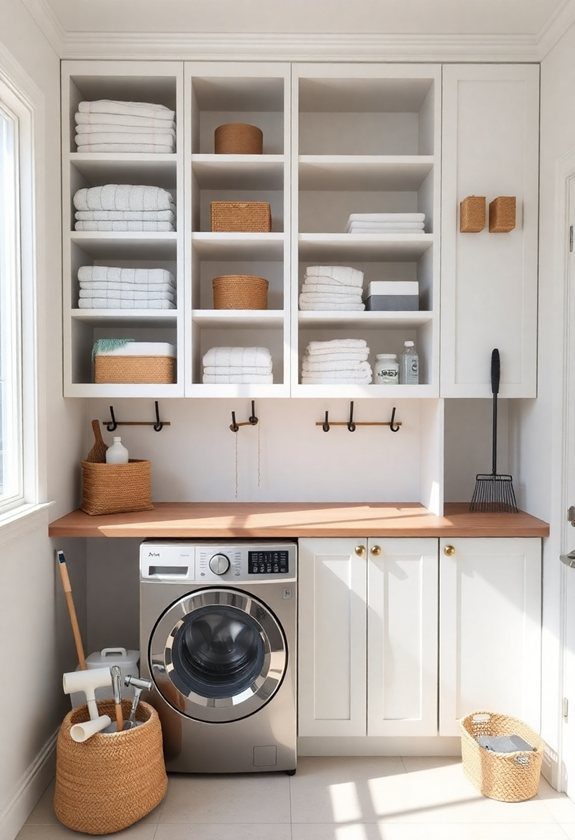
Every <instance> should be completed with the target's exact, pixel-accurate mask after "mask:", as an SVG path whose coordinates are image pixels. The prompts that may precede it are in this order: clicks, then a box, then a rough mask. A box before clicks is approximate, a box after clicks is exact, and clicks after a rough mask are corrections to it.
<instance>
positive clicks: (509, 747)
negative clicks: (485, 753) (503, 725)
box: [477, 735, 533, 753]
mask: <svg viewBox="0 0 575 840" xmlns="http://www.w3.org/2000/svg"><path fill="white" fill-rule="evenodd" d="M477 743H478V744H479V746H480V747H484V748H485V749H486V750H491V751H492V752H500V753H512V752H519V751H522V752H531V751H532V750H533V747H532V746H531V744H528V743H527V741H524V740H523V738H521V736H520V735H478V736H477Z"/></svg>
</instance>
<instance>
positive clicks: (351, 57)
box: [26, 0, 539, 62]
mask: <svg viewBox="0 0 575 840" xmlns="http://www.w3.org/2000/svg"><path fill="white" fill-rule="evenodd" d="M26 2H44V0H26ZM62 58H69V59H82V58H86V59H96V60H97V59H102V58H107V59H122V58H127V59H143V60H146V59H152V60H153V59H155V60H169V59H180V60H182V59H188V60H193V61H202V60H239V61H242V60H243V61H246V60H260V61H346V60H347V61H434V62H435V61H538V60H539V53H538V45H537V38H536V37H535V36H530V35H485V36H478V35H383V34H374V35H371V34H354V35H347V34H341V35H340V34H336V35H326V34H307V33H306V34H286V35H284V34H272V33H270V34H268V33H263V34H244V33H229V34H226V33H203V32H195V33H194V32H183V33H179V32H166V33H155V32H154V33H149V32H131V33H130V32H128V33H127V32H68V33H67V34H66V36H65V41H64V51H63V53H62Z"/></svg>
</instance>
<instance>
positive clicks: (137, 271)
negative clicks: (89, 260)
mask: <svg viewBox="0 0 575 840" xmlns="http://www.w3.org/2000/svg"><path fill="white" fill-rule="evenodd" d="M78 280H79V281H80V282H81V283H83V282H85V281H95V280H100V281H105V282H110V281H114V282H118V283H119V282H121V283H169V284H170V285H171V286H174V287H175V285H176V281H175V280H174V275H173V274H172V272H171V271H168V270H167V269H166V268H121V267H119V266H115V265H83V266H81V267H80V268H79V269H78Z"/></svg>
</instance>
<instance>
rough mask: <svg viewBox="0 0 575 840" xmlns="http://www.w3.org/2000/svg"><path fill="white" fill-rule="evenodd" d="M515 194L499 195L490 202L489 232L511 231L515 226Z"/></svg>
mask: <svg viewBox="0 0 575 840" xmlns="http://www.w3.org/2000/svg"><path fill="white" fill-rule="evenodd" d="M516 204H517V202H516V200H515V196H514V195H498V196H497V198H494V199H493V201H491V202H490V203H489V232H490V233H509V231H510V230H513V228H514V227H515V210H516Z"/></svg>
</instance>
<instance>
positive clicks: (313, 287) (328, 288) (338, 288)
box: [76, 214, 363, 300]
mask: <svg viewBox="0 0 575 840" xmlns="http://www.w3.org/2000/svg"><path fill="white" fill-rule="evenodd" d="M77 215H78V214H76V218H77ZM314 279H315V278H311V279H308V278H306V279H305V280H304V282H303V285H302V287H301V290H302V293H306V294H307V293H308V292H316V293H318V294H323V295H333V296H334V297H339V295H351V296H355V297H359V299H360V300H361V296H362V294H363V289H362V288H361V286H344V285H342V284H341V283H332V284H330V283H314V282H313V280H314Z"/></svg>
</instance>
